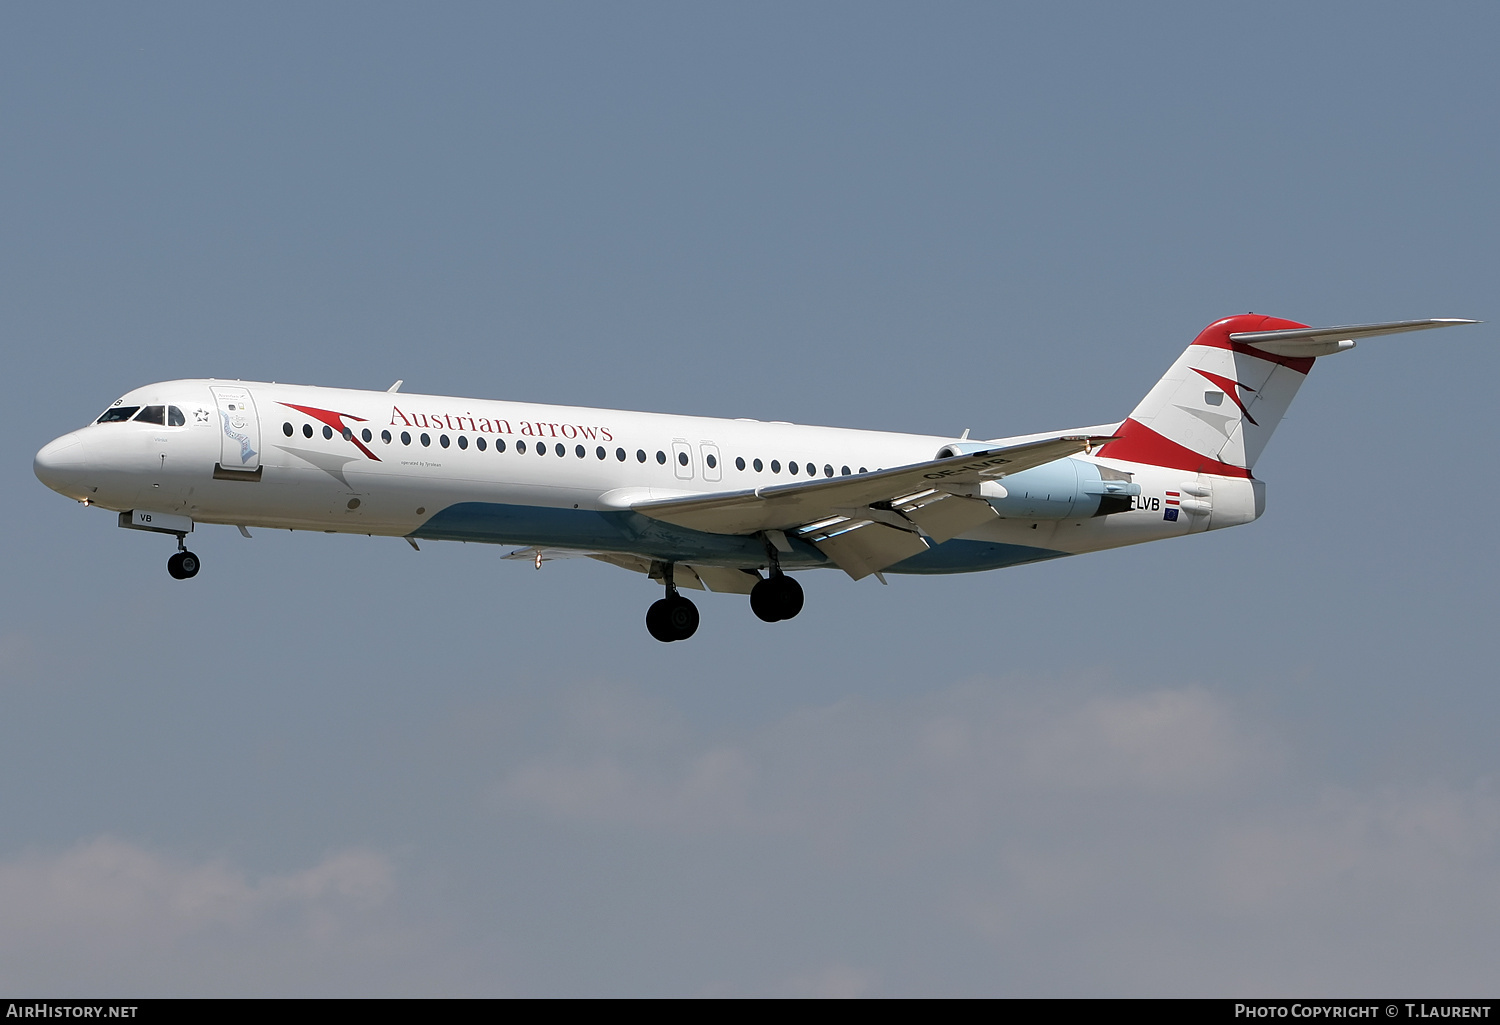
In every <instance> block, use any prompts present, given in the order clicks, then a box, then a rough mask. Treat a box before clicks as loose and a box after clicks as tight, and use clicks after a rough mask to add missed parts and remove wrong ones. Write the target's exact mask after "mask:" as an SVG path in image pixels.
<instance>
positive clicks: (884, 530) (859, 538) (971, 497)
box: [631, 435, 1113, 580]
mask: <svg viewBox="0 0 1500 1025" xmlns="http://www.w3.org/2000/svg"><path fill="white" fill-rule="evenodd" d="M1111 440H1113V439H1112V438H1109V437H1106V436H1096V435H1073V436H1068V437H1061V438H1048V439H1046V440H1043V441H1033V442H1027V443H1025V444H1022V445H1011V446H1008V447H1005V448H994V449H986V450H984V451H980V452H974V453H972V454H970V455H966V456H959V457H954V458H950V459H934V460H932V461H930V462H925V463H913V464H911V465H908V466H898V467H895V468H894V469H889V470H877V471H876V472H874V473H861V474H857V475H855V476H852V477H839V478H836V479H833V480H819V481H804V482H801V483H797V484H778V485H773V486H771V487H762V488H755V489H754V490H751V491H731V492H723V493H720V494H715V495H706V496H702V497H699V496H692V497H686V498H671V499H666V500H663V501H654V502H642V503H639V504H635V505H632V506H631V508H632V509H633V510H634V511H635V512H638V513H640V514H642V515H643V516H649V517H651V518H652V519H656V520H661V521H662V522H664V523H671V524H675V525H677V526H679V527H689V528H691V529H693V530H702V531H707V532H709V533H715V534H756V533H762V532H764V533H766V534H767V536H768V537H770V538H771V540H772V542H773V543H774V544H776V545H777V547H780V548H782V550H783V551H789V550H790V546H789V545H787V544H786V541H785V538H784V537H782V536H781V535H784V534H792V535H794V536H796V537H798V538H801V539H802V540H805V541H807V542H809V543H811V544H813V545H815V546H816V547H817V548H818V549H819V550H820V551H822V552H823V554H824V555H826V556H828V557H829V558H830V559H832V560H833V562H834V563H836V564H837V565H838V566H839V567H840V568H842V569H843V570H844V571H845V572H846V573H848V574H849V575H850V576H851V577H853V578H854V579H856V580H858V579H860V578H861V577H865V576H868V575H870V574H871V573H878V572H879V571H880V570H882V569H885V568H886V567H887V566H892V565H895V564H896V563H898V562H900V561H902V560H903V559H908V558H910V557H911V556H913V555H917V554H920V553H921V552H924V551H926V550H927V548H928V547H929V543H928V542H929V539H930V540H931V541H932V542H936V543H941V542H943V541H947V540H949V539H950V538H954V537H957V536H958V535H959V534H962V533H964V532H965V531H968V530H972V529H973V528H975V527H978V526H980V525H982V524H985V523H988V522H990V521H991V520H994V519H997V518H998V514H997V513H996V512H995V510H994V509H993V508H992V507H991V506H990V504H989V503H988V502H986V501H984V500H983V499H982V498H980V497H978V496H979V486H980V485H981V484H983V483H984V482H985V481H988V480H996V479H998V478H1000V477H1003V476H1005V475H1006V474H1009V473H1019V472H1020V471H1022V470H1029V469H1031V468H1032V467H1033V466H1041V465H1042V464H1043V463H1050V462H1052V461H1053V460H1055V459H1062V458H1064V457H1065V456H1070V455H1073V454H1075V453H1078V452H1089V451H1092V450H1093V449H1094V447H1096V446H1098V445H1102V444H1104V443H1105V442H1107V441H1111Z"/></svg>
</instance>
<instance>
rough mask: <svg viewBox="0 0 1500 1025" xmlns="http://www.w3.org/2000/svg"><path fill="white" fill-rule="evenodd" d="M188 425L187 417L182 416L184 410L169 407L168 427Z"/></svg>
mask: <svg viewBox="0 0 1500 1025" xmlns="http://www.w3.org/2000/svg"><path fill="white" fill-rule="evenodd" d="M186 425H187V417H185V416H183V415H182V410H180V409H178V408H177V407H176V406H168V407H167V426H168V427H185V426H186Z"/></svg>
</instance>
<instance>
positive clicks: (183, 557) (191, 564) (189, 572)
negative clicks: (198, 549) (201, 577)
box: [167, 552, 198, 580]
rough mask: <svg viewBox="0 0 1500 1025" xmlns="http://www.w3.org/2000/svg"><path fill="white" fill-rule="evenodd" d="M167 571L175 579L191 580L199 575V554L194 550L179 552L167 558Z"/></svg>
mask: <svg viewBox="0 0 1500 1025" xmlns="http://www.w3.org/2000/svg"><path fill="white" fill-rule="evenodd" d="M167 572H168V573H169V574H171V577H172V579H173V580H189V579H191V578H193V577H195V576H197V575H198V556H196V555H194V554H193V553H192V552H178V553H177V554H176V555H174V556H172V557H171V558H170V559H168V560H167Z"/></svg>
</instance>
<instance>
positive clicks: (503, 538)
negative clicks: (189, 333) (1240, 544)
mask: <svg viewBox="0 0 1500 1025" xmlns="http://www.w3.org/2000/svg"><path fill="white" fill-rule="evenodd" d="M157 406H160V407H164V408H166V409H167V410H169V411H170V412H168V413H166V414H164V415H163V416H162V417H161V419H162V422H161V423H148V422H141V421H139V420H121V421H119V422H96V423H93V424H90V425H89V426H87V427H84V428H81V429H80V430H77V431H74V432H72V433H71V434H68V435H65V436H63V437H61V438H59V439H57V440H56V441H54V442H52V443H51V444H49V445H48V446H47V447H46V448H44V449H43V450H42V451H41V452H40V453H38V455H37V461H36V472H37V475H38V477H40V478H41V479H42V480H43V481H44V482H45V483H46V484H47V485H48V486H49V487H52V488H53V489H54V490H57V491H59V492H62V493H63V494H66V495H68V496H70V497H72V498H75V499H78V500H80V501H84V502H87V503H89V504H93V505H99V506H102V507H104V508H106V509H112V510H121V511H125V510H148V511H154V512H157V513H163V514H169V515H176V516H180V517H186V518H190V519H191V520H192V521H194V522H198V523H222V524H233V525H240V526H262V527H280V528H288V529H295V530H320V531H329V532H343V533H360V534H380V535H391V536H405V537H417V538H451V539H462V540H474V541H487V542H492V543H501V544H514V545H522V546H535V547H537V548H546V547H552V548H573V549H580V550H586V551H597V552H622V553H631V554H634V555H637V556H641V557H644V558H649V559H659V560H663V561H669V562H670V561H678V562H684V563H686V562H696V563H699V564H702V565H719V566H733V567H739V568H754V567H758V566H763V565H765V548H764V543H763V542H762V541H761V540H759V539H757V538H754V537H745V536H736V535H721V534H706V533H701V532H697V531H691V530H685V529H682V528H675V527H671V526H669V525H667V524H663V523H660V522H656V521H652V520H649V519H647V518H645V517H642V516H640V515H639V514H636V513H633V512H631V511H630V507H631V506H632V505H636V504H639V503H642V502H648V501H655V500H661V499H667V498H673V497H680V496H687V495H702V494H710V493H719V492H734V491H750V490H753V489H755V488H759V487H767V486H771V485H778V484H787V483H793V482H797V481H805V480H807V479H808V478H809V476H812V477H817V478H827V477H840V476H848V475H852V474H859V473H862V472H866V471H874V470H877V469H882V468H889V467H895V466H902V465H906V464H911V463H918V462H923V461H927V460H931V459H933V458H935V457H936V455H937V453H938V451H939V450H940V449H941V448H943V446H945V445H949V444H953V443H954V441H955V439H952V438H943V437H936V436H930V435H913V434H897V433H890V432H883V431H860V430H846V429H840V428H832V427H809V426H803V425H799V424H790V423H781V422H769V423H766V422H759V421H754V420H723V419H712V418H705V417H691V416H674V415H667V414H658V413H643V412H628V411H623V410H613V409H593V408H587V407H572V406H551V405H538V404H532V403H522V402H508V401H494V400H483V399H465V398H453V397H447V396H436V395H417V394H402V393H399V392H397V393H391V392H372V391H354V390H346V389H335V388H318V387H308V386H301V385H286V384H272V383H259V382H242V381H216V380H186V381H171V382H166V383H162V384H154V385H149V386H147V387H144V388H138V389H136V390H134V391H132V392H130V393H129V394H127V395H125V396H123V397H122V398H121V399H120V400H119V401H118V402H117V403H115V405H114V406H112V407H111V409H115V410H125V409H129V408H131V407H141V408H142V409H148V408H154V407H157ZM106 415H109V414H106ZM136 415H140V414H136ZM174 420H180V421H181V423H180V425H178V424H174V423H173V422H172V421H174ZM1113 426H1114V425H1106V426H1105V427H1103V428H1089V429H1088V430H1090V431H1094V432H1096V433H1108V432H1109V431H1110V430H1111V429H1112V427H1113ZM1031 437H1036V438H1041V437H1045V435H1035V436H1027V437H1023V438H1010V439H1001V440H998V441H996V442H994V444H996V445H1003V444H1011V443H1015V442H1021V441H1025V440H1028V438H1031ZM1076 458H1077V459H1078V460H1079V461H1080V462H1081V463H1093V464H1095V466H1108V467H1112V468H1114V469H1116V470H1119V471H1122V472H1125V473H1127V474H1129V476H1130V478H1131V479H1133V481H1134V482H1135V483H1136V484H1138V485H1139V492H1140V493H1139V495H1137V496H1134V497H1133V498H1132V499H1131V502H1130V506H1131V507H1130V508H1129V509H1126V510H1122V511H1116V512H1114V513H1113V514H1111V515H1096V514H1094V513H1093V512H1090V511H1084V510H1082V509H1081V508H1080V510H1079V512H1078V515H1076V516H1074V515H1069V514H1068V511H1067V508H1066V506H1065V505H1064V506H1058V505H1057V502H1056V501H1053V502H1052V505H1051V506H1049V507H1048V508H1050V509H1052V510H1053V511H1052V512H1050V513H1044V514H1039V515H1026V514H1024V509H1023V510H1022V512H1023V514H1022V515H1012V514H1011V513H1012V512H1013V511H1014V510H1011V509H1008V508H1007V507H1006V503H1005V502H1004V501H1003V500H1002V499H1004V498H1005V496H1006V495H1007V492H1006V490H1005V481H1004V480H1002V481H1000V482H998V483H994V484H986V485H984V488H985V490H984V492H983V497H985V498H987V499H991V500H992V504H995V507H996V509H997V511H999V512H1000V514H1001V518H998V519H996V520H994V521H992V522H991V523H988V524H986V525H984V526H982V527H979V528H976V529H975V530H974V531H972V532H969V533H967V534H965V535H964V536H963V537H961V538H955V539H953V540H950V541H946V542H944V543H942V544H939V545H935V546H934V547H933V548H932V549H931V550H930V551H928V552H926V553H924V554H922V555H921V556H918V557H916V558H912V559H909V560H907V561H906V562H903V563H900V564H898V565H896V566H892V567H891V568H890V571H891V572H928V573H943V572H965V571H971V570H979V569H989V568H995V567H997V566H1003V565H1012V564H1016V563H1019V562H1030V561H1036V560H1038V559H1045V558H1053V557H1056V556H1059V555H1067V554H1075V553H1079V552H1085V551H1092V550H1097V549H1102V548H1111V547H1116V546H1120V545H1126V544H1135V543H1139V542H1142V541H1149V540H1155V539H1158V538H1164V537H1171V536H1176V535H1180V534H1186V533H1190V532H1195V531H1200V530H1206V529H1210V528H1215V527H1220V526H1231V525H1233V524H1235V523H1243V522H1247V521H1248V520H1251V519H1254V518H1255V516H1257V515H1258V514H1259V512H1260V506H1261V504H1262V498H1261V492H1260V491H1259V482H1255V481H1251V480H1247V479H1235V478H1226V477H1218V476H1213V475H1208V474H1195V473H1192V472H1189V471H1184V470H1177V469H1168V468H1162V467H1158V466H1153V465H1148V464H1138V463H1125V462H1121V461H1119V460H1109V459H1101V458H1099V457H1097V456H1092V457H1091V456H1078V457H1076ZM1096 472H1097V471H1096ZM1038 500H1039V501H1044V504H1045V499H1044V498H1043V497H1042V496H1039V498H1038ZM1011 504H1012V505H1014V504H1015V503H1014V500H1012V503H1011ZM1026 508H1029V507H1026ZM1059 509H1061V510H1062V511H1061V513H1059V512H1058V511H1057V510H1059ZM1169 509H1176V510H1180V511H1181V512H1180V515H1176V516H1174V517H1173V518H1167V515H1166V511H1167V510H1169ZM783 561H784V563H785V564H786V565H787V567H788V568H796V567H799V566H805V567H811V566H816V565H826V564H827V560H826V559H825V558H823V556H822V555H821V553H819V552H818V550H817V549H815V548H813V547H812V546H810V545H798V546H795V547H794V550H793V551H792V552H789V553H787V554H786V555H785V556H784V557H783Z"/></svg>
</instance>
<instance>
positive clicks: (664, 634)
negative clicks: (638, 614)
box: [646, 598, 677, 642]
mask: <svg viewBox="0 0 1500 1025" xmlns="http://www.w3.org/2000/svg"><path fill="white" fill-rule="evenodd" d="M671 604H672V603H671V602H670V601H669V600H668V599H666V598H660V599H658V600H656V601H654V602H652V603H651V607H650V608H649V609H647V610H646V632H647V633H649V634H650V635H651V636H652V637H655V638H656V639H657V640H659V641H663V642H666V641H675V640H677V634H676V633H675V632H674V631H673V630H672V624H671V621H670V620H669V618H668V616H669V615H670V606H671Z"/></svg>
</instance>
